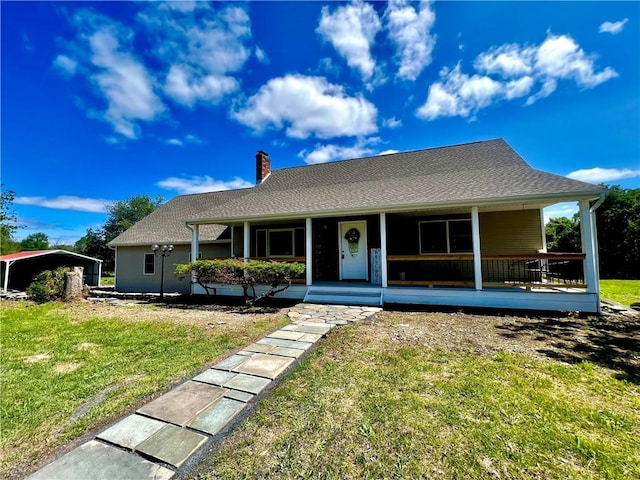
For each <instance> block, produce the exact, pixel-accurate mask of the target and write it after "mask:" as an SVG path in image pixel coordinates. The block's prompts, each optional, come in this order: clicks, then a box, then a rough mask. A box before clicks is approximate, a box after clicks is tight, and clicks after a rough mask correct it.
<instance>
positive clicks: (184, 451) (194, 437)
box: [136, 425, 207, 467]
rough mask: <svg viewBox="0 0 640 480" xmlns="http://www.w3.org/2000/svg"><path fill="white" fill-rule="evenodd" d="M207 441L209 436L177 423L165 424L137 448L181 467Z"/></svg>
mask: <svg viewBox="0 0 640 480" xmlns="http://www.w3.org/2000/svg"><path fill="white" fill-rule="evenodd" d="M206 441H207V437H205V436H204V435H200V434H199V433H195V432H191V431H189V430H186V429H184V428H180V427H176V426H175V425H165V426H164V427H162V428H161V429H160V430H158V431H157V432H156V433H154V434H153V435H152V436H151V437H149V438H148V439H146V440H145V441H144V442H142V443H141V444H140V445H138V447H137V448H136V450H137V451H139V452H142V453H144V454H145V455H149V456H151V457H153V458H157V459H158V460H160V461H163V462H165V463H168V464H169V465H173V466H174V467H179V466H180V465H182V464H183V463H184V462H186V461H187V459H188V458H189V457H190V456H191V455H193V454H194V453H195V452H196V451H197V450H198V449H199V448H200V447H201V446H202V445H204V444H205V442H206Z"/></svg>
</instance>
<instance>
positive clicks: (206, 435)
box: [29, 304, 381, 480]
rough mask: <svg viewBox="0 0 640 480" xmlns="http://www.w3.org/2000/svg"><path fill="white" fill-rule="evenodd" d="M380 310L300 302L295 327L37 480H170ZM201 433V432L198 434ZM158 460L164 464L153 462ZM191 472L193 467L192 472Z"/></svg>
mask: <svg viewBox="0 0 640 480" xmlns="http://www.w3.org/2000/svg"><path fill="white" fill-rule="evenodd" d="M380 310H381V309H380V308H377V307H354V306H344V305H315V304H299V305H296V306H295V307H293V308H291V309H290V310H289V312H288V313H287V315H288V316H289V318H290V319H291V322H292V323H291V324H290V325H286V326H285V327H283V328H281V329H280V330H278V331H276V332H273V333H272V334H270V335H268V336H267V337H265V338H263V339H261V340H258V341H257V342H256V343H253V344H251V345H249V346H247V347H245V348H244V349H243V350H241V351H239V352H236V353H235V354H233V355H231V356H229V357H228V358H226V359H224V360H222V361H221V362H219V363H217V364H216V365H214V366H213V367H212V368H210V369H207V370H205V371H204V372H202V373H200V374H199V375H196V376H195V377H194V378H193V379H192V380H189V381H187V382H185V383H183V384H182V385H180V386H178V387H176V388H175V389H173V390H172V391H170V392H168V393H166V394H164V395H162V396H161V397H158V398H156V399H155V400H153V401H152V402H150V403H148V404H147V405H145V406H143V407H142V408H140V409H139V410H138V412H137V413H135V414H133V415H129V416H127V417H125V418H124V419H122V420H121V421H120V422H118V423H116V424H114V425H112V426H111V427H110V428H108V429H106V430H105V431H104V432H102V433H100V434H99V435H98V436H97V439H98V440H91V441H89V442H87V443H85V444H83V445H81V446H79V447H77V448H76V449H74V450H72V451H71V452H69V453H68V454H66V455H64V456H62V457H60V458H59V459H57V460H56V461H54V462H52V463H50V464H49V465H47V466H45V467H44V468H42V469H41V470H39V471H37V472H36V473H34V474H33V475H32V476H31V477H29V479H32V480H57V479H60V480H75V479H77V480H85V479H92V480H107V479H108V480H148V479H156V480H168V479H170V478H173V477H174V475H175V474H176V472H174V471H173V470H171V469H170V468H166V466H164V465H169V466H172V467H173V468H175V469H179V468H180V467H181V466H184V465H185V462H187V461H188V460H189V458H191V457H192V456H193V455H195V454H196V452H197V451H199V450H200V449H201V448H204V445H205V444H206V443H207V442H209V443H211V442H213V441H215V439H216V438H218V436H219V435H217V434H219V433H220V432H221V431H223V430H224V428H225V427H227V426H228V425H229V423H230V422H233V421H234V419H235V418H236V417H237V416H238V415H240V414H241V413H242V411H243V410H244V409H245V408H252V407H249V406H247V404H250V403H253V402H255V401H256V399H258V398H260V397H259V395H260V394H261V393H263V392H264V390H265V389H266V388H267V387H269V386H270V385H272V382H274V381H277V380H278V378H279V377H280V376H281V375H282V374H283V372H284V371H286V370H287V368H288V367H289V366H291V364H292V363H293V362H294V361H296V359H297V358H299V357H300V356H302V355H304V354H305V353H306V352H308V351H309V349H310V347H311V346H312V345H314V344H315V343H317V342H318V341H319V340H320V339H321V338H322V337H323V336H324V335H326V334H327V333H328V332H329V331H330V330H331V329H332V328H334V327H335V326H336V325H337V324H347V323H351V322H358V321H362V320H366V319H367V318H371V316H372V315H375V313H376V312H378V311H380ZM198 432H201V433H198ZM140 455H144V456H145V457H146V458H148V459H150V460H156V461H158V462H161V463H162V464H163V465H159V464H157V463H153V462H152V461H149V460H147V459H145V458H142V457H141V456H140ZM185 468H186V467H185Z"/></svg>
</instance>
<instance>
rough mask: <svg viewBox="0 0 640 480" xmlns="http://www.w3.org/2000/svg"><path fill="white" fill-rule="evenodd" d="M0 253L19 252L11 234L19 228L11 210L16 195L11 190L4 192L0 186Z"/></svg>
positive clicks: (15, 215) (16, 217)
mask: <svg viewBox="0 0 640 480" xmlns="http://www.w3.org/2000/svg"><path fill="white" fill-rule="evenodd" d="M0 189H1V190H2V192H1V193H0V253H1V254H2V255H6V254H8V253H15V252H19V251H20V244H19V243H18V242H14V241H13V234H14V233H15V231H16V230H17V229H18V228H19V227H18V225H17V224H16V222H17V220H18V214H17V213H16V211H15V210H14V209H13V201H14V199H15V198H16V194H15V192H14V191H13V190H5V189H4V185H0Z"/></svg>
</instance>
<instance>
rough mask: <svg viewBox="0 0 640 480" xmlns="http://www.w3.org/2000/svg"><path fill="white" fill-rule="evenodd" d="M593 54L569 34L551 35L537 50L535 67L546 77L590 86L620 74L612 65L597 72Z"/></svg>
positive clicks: (586, 86)
mask: <svg viewBox="0 0 640 480" xmlns="http://www.w3.org/2000/svg"><path fill="white" fill-rule="evenodd" d="M594 58H595V57H593V56H588V55H587V54H586V53H585V52H584V50H582V49H581V48H580V46H579V45H578V44H577V43H576V42H575V41H574V40H573V39H572V38H571V37H569V36H567V35H558V36H553V35H550V36H548V37H547V39H546V40H545V41H544V42H543V43H542V45H540V47H539V48H538V51H537V52H536V59H535V65H534V68H535V70H536V71H537V72H540V74H541V75H542V76H543V77H544V78H562V79H572V80H574V81H575V82H576V84H577V85H578V86H581V87H585V88H590V87H595V86H596V85H599V84H601V83H602V82H606V81H607V80H609V79H610V78H613V77H617V76H618V74H617V73H616V72H615V70H613V69H612V68H611V67H606V68H605V69H604V70H603V71H601V72H599V73H596V72H595V65H594Z"/></svg>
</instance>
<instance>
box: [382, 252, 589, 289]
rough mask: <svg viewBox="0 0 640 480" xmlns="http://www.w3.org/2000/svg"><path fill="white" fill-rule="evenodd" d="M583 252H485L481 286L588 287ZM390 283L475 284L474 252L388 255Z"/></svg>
mask: <svg viewBox="0 0 640 480" xmlns="http://www.w3.org/2000/svg"><path fill="white" fill-rule="evenodd" d="M584 258H585V255H584V254H583V253H537V254H522V255H513V254H512V255H482V256H481V267H482V285H483V286H487V287H495V286H501V287H504V286H512V287H524V288H527V289H531V288H533V287H545V286H546V287H554V286H555V287H558V286H560V287H572V288H586V284H585V281H584V269H583V260H584ZM387 261H388V284H389V285H422V286H428V287H434V286H445V287H446V286H454V287H473V286H474V285H475V281H474V268H473V254H470V253H469V254H455V255H389V256H387Z"/></svg>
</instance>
